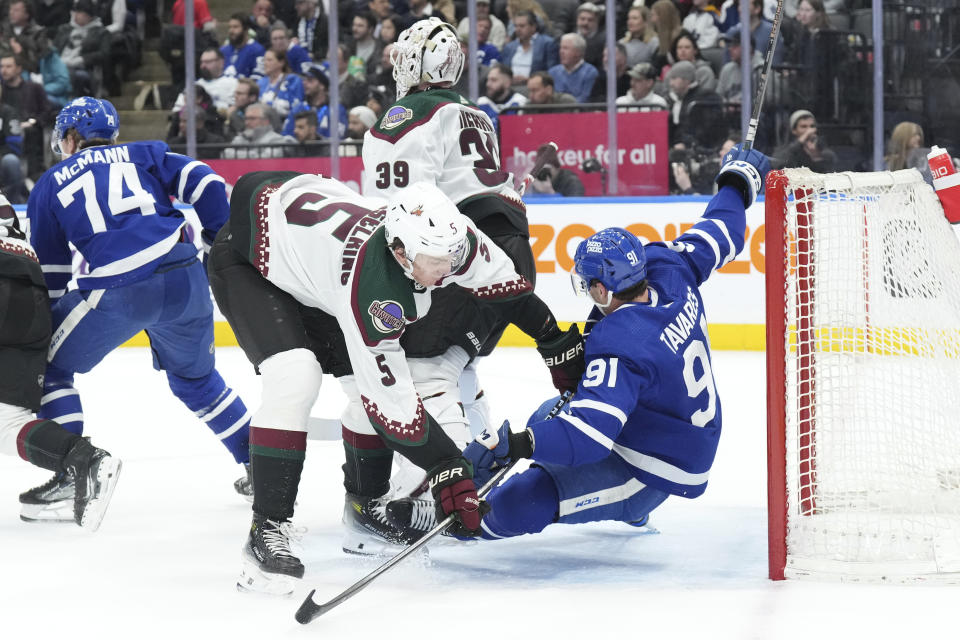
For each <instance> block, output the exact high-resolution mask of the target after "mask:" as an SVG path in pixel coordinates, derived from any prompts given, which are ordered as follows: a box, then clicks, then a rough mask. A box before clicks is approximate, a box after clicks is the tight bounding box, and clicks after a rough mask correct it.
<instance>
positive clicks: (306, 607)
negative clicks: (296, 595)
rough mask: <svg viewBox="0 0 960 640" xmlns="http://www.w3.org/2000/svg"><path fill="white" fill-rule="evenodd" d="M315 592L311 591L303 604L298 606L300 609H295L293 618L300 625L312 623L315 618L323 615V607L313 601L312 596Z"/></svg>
mask: <svg viewBox="0 0 960 640" xmlns="http://www.w3.org/2000/svg"><path fill="white" fill-rule="evenodd" d="M316 592H317V590H316V589H314V590H312V591H311V592H310V593H309V595H307V597H306V599H305V600H304V601H303V604H301V605H300V608H299V609H297V614H296V616H295V617H296V619H297V622H299V623H300V624H307V623H309V622H312V621H313V620H314V619H315V618H318V617H320V615H322V614H323V607H321V606H320V605H318V604H317V603H316V602H314V601H313V594H315V593H316Z"/></svg>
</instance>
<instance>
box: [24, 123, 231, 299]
mask: <svg viewBox="0 0 960 640" xmlns="http://www.w3.org/2000/svg"><path fill="white" fill-rule="evenodd" d="M171 197H175V198H177V199H178V200H180V201H181V202H183V203H186V204H191V205H193V207H194V209H195V210H196V212H197V216H198V217H199V218H200V223H201V225H202V226H203V234H202V235H203V239H204V245H205V250H206V249H209V245H210V243H212V240H213V237H214V236H215V235H216V232H217V230H219V229H220V227H221V226H223V224H224V223H225V222H226V221H227V218H229V216H230V205H229V203H228V201H227V195H226V189H225V185H224V182H223V178H221V177H220V176H218V175H217V174H215V173H214V172H213V170H212V169H211V168H210V167H208V166H207V165H206V164H204V163H203V162H200V161H198V160H194V159H193V158H189V157H187V156H184V155H180V154H178V153H172V152H170V149H169V147H167V145H166V144H165V143H163V142H156V141H150V142H131V143H128V144H119V145H110V146H95V147H90V148H88V149H84V150H82V151H79V152H77V153H76V154H74V155H72V156H70V157H69V158H66V159H65V160H63V161H61V162H60V163H58V164H56V165H54V166H53V167H51V168H50V169H48V170H47V171H46V173H44V174H43V176H41V178H40V179H39V180H38V181H37V183H36V185H35V186H34V188H33V191H32V192H31V193H30V199H29V200H28V202H27V218H28V219H29V221H30V242H31V244H32V245H33V247H34V250H35V251H36V252H37V257H38V258H39V260H40V264H41V266H42V267H43V272H44V276H45V277H46V280H47V286H48V288H49V289H50V296H51V297H52V298H57V297H59V296H61V295H63V293H64V292H65V290H66V287H67V283H68V282H70V278H71V277H72V268H71V262H72V255H71V251H70V244H73V246H75V247H76V249H77V251H79V252H80V254H81V255H82V256H83V258H84V259H85V260H86V262H87V264H88V267H89V273H88V274H87V275H84V276H80V277H78V278H77V287H78V288H79V289H111V288H114V287H118V286H122V285H124V284H127V283H130V282H135V281H137V280H141V279H143V278H145V277H147V276H148V275H150V274H151V273H153V271H154V270H155V269H156V267H157V265H159V264H160V262H161V260H162V259H163V258H164V257H165V256H166V255H167V253H169V252H170V250H171V249H172V248H173V247H174V246H175V245H176V244H177V243H178V242H180V240H181V227H183V226H184V224H185V222H184V218H183V214H182V213H181V212H180V211H178V210H177V209H176V208H174V206H173V204H172V203H171V201H170V198H171Z"/></svg>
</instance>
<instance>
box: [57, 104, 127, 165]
mask: <svg viewBox="0 0 960 640" xmlns="http://www.w3.org/2000/svg"><path fill="white" fill-rule="evenodd" d="M70 129H74V130H76V132H77V133H78V134H79V135H80V137H81V138H82V139H83V140H91V139H93V138H103V139H104V140H110V141H111V142H113V141H115V140H116V139H117V136H118V135H119V134H120V116H119V115H118V114H117V109H116V108H115V107H114V106H113V105H112V104H110V102H109V101H108V100H98V99H97V98H90V97H86V96H85V97H82V98H76V99H75V100H73V101H72V102H71V103H70V104H68V105H67V106H65V107H64V108H63V109H61V110H60V113H58V114H57V120H56V123H55V124H54V126H53V134H52V135H51V136H50V146H51V147H52V148H53V151H54V152H55V153H60V154H62V153H63V150H62V149H61V147H60V143H61V142H63V139H64V137H65V136H66V135H67V132H68V131H69V130H70Z"/></svg>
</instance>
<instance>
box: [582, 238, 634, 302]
mask: <svg viewBox="0 0 960 640" xmlns="http://www.w3.org/2000/svg"><path fill="white" fill-rule="evenodd" d="M570 277H571V280H572V282H573V288H574V290H575V291H577V293H581V294H586V293H587V291H589V289H590V283H591V282H593V281H594V280H599V281H600V283H601V284H603V286H605V287H606V288H607V289H608V290H609V291H610V292H611V293H620V292H621V291H623V290H624V289H627V288H629V287H632V286H633V285H635V284H638V283H640V282H641V281H642V280H643V279H644V278H646V277H647V258H646V254H645V253H644V250H643V244H642V243H641V242H640V240H638V239H637V237H636V236H635V235H633V234H632V233H630V232H629V231H627V230H626V229H621V228H620V227H610V228H608V229H604V230H603V231H599V232H597V233H595V234H593V235H592V236H590V237H589V238H587V239H586V240H584V241H583V242H581V243H580V246H578V247H577V251H576V254H575V255H574V257H573V271H572V272H571V274H570Z"/></svg>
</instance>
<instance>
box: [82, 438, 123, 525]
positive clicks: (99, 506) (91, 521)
mask: <svg viewBox="0 0 960 640" xmlns="http://www.w3.org/2000/svg"><path fill="white" fill-rule="evenodd" d="M122 466H123V463H122V462H120V460H118V459H117V458H114V457H113V456H107V457H105V458H103V459H101V460H100V464H99V465H97V485H98V486H99V487H100V490H99V491H98V492H97V497H95V498H92V499H91V500H90V501H89V502H88V503H87V506H86V508H85V509H84V510H83V515H82V516H80V526H81V527H83V528H84V529H86V530H87V531H90V532H93V531H96V530H97V529H99V528H100V523H102V522H103V516H105V515H106V513H107V507H108V506H110V498H112V497H113V490H114V489H116V487H117V480H118V479H119V477H120V468H121V467H122Z"/></svg>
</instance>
